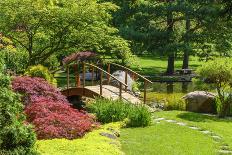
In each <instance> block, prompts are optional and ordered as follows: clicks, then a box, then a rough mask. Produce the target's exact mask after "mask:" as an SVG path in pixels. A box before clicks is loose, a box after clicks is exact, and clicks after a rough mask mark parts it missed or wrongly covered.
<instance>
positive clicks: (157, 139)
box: [120, 121, 218, 155]
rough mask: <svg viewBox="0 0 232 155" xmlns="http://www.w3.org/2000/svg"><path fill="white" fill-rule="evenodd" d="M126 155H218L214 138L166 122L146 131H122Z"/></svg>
mask: <svg viewBox="0 0 232 155" xmlns="http://www.w3.org/2000/svg"><path fill="white" fill-rule="evenodd" d="M120 141H121V144H122V150H123V151H124V152H125V154H126V155H214V154H216V151H217V147H218V146H217V144H216V143H215V142H214V141H213V139H212V138H210V137H208V136H205V135H204V134H202V133H200V132H198V131H195V130H191V129H189V128H186V127H183V126H178V125H176V124H170V123H167V122H165V121H163V122H161V123H159V124H155V125H152V126H150V127H146V128H130V129H122V130H121V138H120Z"/></svg>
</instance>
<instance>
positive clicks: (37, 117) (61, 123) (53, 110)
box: [25, 98, 98, 139]
mask: <svg viewBox="0 0 232 155" xmlns="http://www.w3.org/2000/svg"><path fill="white" fill-rule="evenodd" d="M25 113H26V115H27V120H28V122H30V123H32V124H33V125H34V126H35V131H36V133H37V137H38V139H52V138H67V139H74V138H77V137H82V136H83V135H84V134H85V133H86V132H88V131H91V130H92V129H93V128H94V127H97V126H98V124H97V123H96V121H95V118H94V116H92V115H90V114H88V113H85V112H84V111H78V110H76V109H73V108H72V107H70V105H68V104H63V103H60V102H53V101H51V100H49V99H45V98H38V99H37V101H36V102H34V103H33V104H30V105H28V106H27V107H26V109H25Z"/></svg>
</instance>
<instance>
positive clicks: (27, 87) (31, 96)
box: [12, 76, 68, 105]
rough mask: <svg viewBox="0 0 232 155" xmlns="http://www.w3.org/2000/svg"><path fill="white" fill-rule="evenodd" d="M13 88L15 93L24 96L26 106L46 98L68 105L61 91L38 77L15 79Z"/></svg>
mask: <svg viewBox="0 0 232 155" xmlns="http://www.w3.org/2000/svg"><path fill="white" fill-rule="evenodd" d="M12 88H13V90H14V91H15V92H18V93H21V94H23V98H22V99H23V101H24V103H25V104H26V105H28V104H30V103H32V102H36V101H37V99H38V98H41V97H46V98H47V99H49V100H51V101H54V102H61V103H68V101H67V99H66V97H65V96H63V95H62V94H61V92H60V90H59V89H57V88H55V87H54V86H53V85H51V84H49V83H48V82H47V81H46V80H44V79H42V78H37V77H34V78H32V77H28V76H22V77H20V76H19V77H15V78H14V79H13V81H12Z"/></svg>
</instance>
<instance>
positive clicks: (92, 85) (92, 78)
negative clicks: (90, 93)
mask: <svg viewBox="0 0 232 155" xmlns="http://www.w3.org/2000/svg"><path fill="white" fill-rule="evenodd" d="M91 78H92V86H93V80H94V67H93V66H92V77H91Z"/></svg>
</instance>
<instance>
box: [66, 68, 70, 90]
mask: <svg viewBox="0 0 232 155" xmlns="http://www.w3.org/2000/svg"><path fill="white" fill-rule="evenodd" d="M66 70H67V90H68V89H69V85H70V78H69V66H67V68H66Z"/></svg>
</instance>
